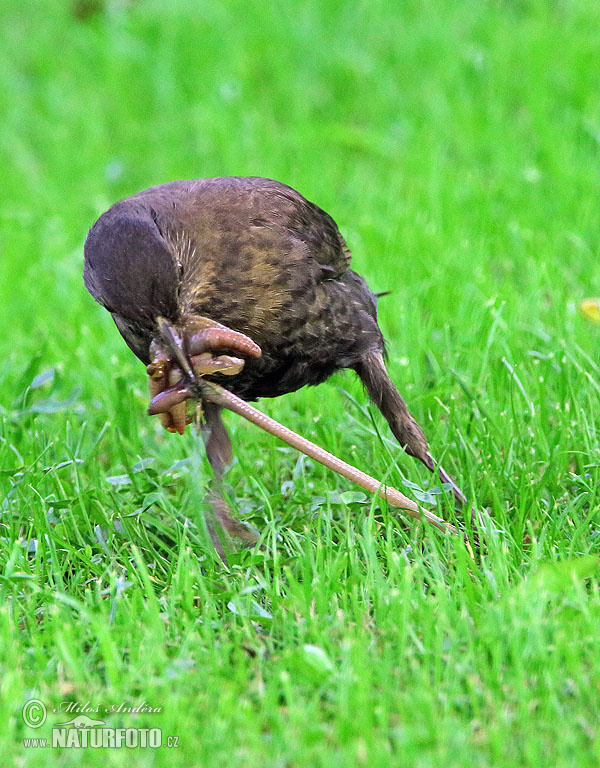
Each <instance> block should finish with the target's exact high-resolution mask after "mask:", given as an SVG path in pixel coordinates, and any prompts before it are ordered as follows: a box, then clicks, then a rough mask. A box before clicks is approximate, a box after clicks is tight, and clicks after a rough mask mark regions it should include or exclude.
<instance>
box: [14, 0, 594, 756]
mask: <svg viewBox="0 0 600 768" xmlns="http://www.w3.org/2000/svg"><path fill="white" fill-rule="evenodd" d="M0 16H1V27H2V32H3V35H2V37H3V42H2V45H1V46H0V93H1V94H2V96H1V98H0V114H1V116H2V117H1V130H0V166H1V169H2V173H1V177H2V187H1V191H0V270H1V272H0V274H1V278H2V279H1V280H0V317H1V323H0V327H1V328H2V335H1V337H0V358H1V360H2V366H1V367H0V503H1V507H0V563H1V568H2V576H1V578H0V733H1V736H0V739H1V741H0V754H1V755H2V758H1V763H2V765H7V766H8V765H18V766H24V765H27V766H47V765H50V766H54V765H61V766H75V765H102V766H104V767H105V768H108V767H109V766H126V765H127V766H129V765H139V766H169V767H170V766H201V768H212V767H213V766H215V767H217V766H218V767H221V766H244V768H253V767H254V766H257V767H258V766H277V767H281V768H284V766H286V767H287V766H289V767H290V768H292V767H293V768H301V767H304V766H307V767H308V766H310V767H311V768H312V767H319V766H335V768H341V766H355V765H359V766H360V765H366V766H403V768H404V767H406V768H413V767H414V768H438V767H444V768H445V767H446V766H448V767H450V766H452V767H453V768H454V767H455V766H475V767H477V768H479V767H480V766H481V767H482V768H483V767H486V768H505V767H508V766H520V767H523V766H540V765H548V766H552V767H553V768H554V767H559V766H561V767H562V766H565V767H566V766H573V765H577V766H578V768H585V767H587V766H597V765H598V764H599V763H600V731H599V726H600V715H599V713H600V581H599V578H598V577H599V571H598V556H599V554H600V494H599V492H598V480H599V475H600V439H599V438H600V326H599V325H594V324H593V323H591V322H589V320H587V319H586V318H585V317H584V316H583V315H582V314H581V313H580V312H579V311H578V303H579V301H580V300H581V299H582V298H584V297H586V296H594V295H600V268H599V266H598V265H599V261H598V258H599V252H600V196H599V191H600V187H599V176H598V171H599V161H600V67H599V65H598V64H599V62H600V5H599V4H598V3H597V2H596V1H595V0H512V1H509V0H504V1H502V0H496V1H495V2H492V0H481V1H480V2H475V0H473V1H472V2H453V1H452V0H443V1H442V0H439V1H438V2H434V1H433V0H430V1H429V2H427V1H426V0H422V2H418V0H402V2H400V0H398V1H397V2H392V0H387V2H382V1H380V0H373V2H369V3H366V2H360V3H349V2H345V3H343V2H341V0H286V1H284V0H279V2H273V3H256V4H253V3H248V2H242V1H241V0H231V1H229V0H223V2H217V1H215V2H192V0H170V1H169V2H163V3H160V2H158V1H157V0H137V2H134V1H133V0H131V1H130V2H127V0H107V1H106V2H105V3H102V2H98V3H97V7H96V6H95V4H94V2H91V1H89V0H88V2H84V0H79V1H78V2H77V3H74V4H70V3H67V2H66V1H65V2H57V1H56V0H50V1H49V2H45V3H39V2H37V3H36V2H32V1H31V0H21V1H20V2H17V0H4V2H3V3H2V7H1V10H0ZM230 174H231V175H261V176H269V177H272V178H276V179H279V180H281V181H284V182H286V183H288V184H291V185H292V186H294V187H296V188H297V189H299V190H300V191H301V192H302V193H303V194H305V195H306V196H307V197H308V198H309V199H311V200H313V201H314V202H316V203H318V204H319V205H321V206H322V207H323V208H325V209H326V210H328V211H329V212H330V213H331V214H332V215H333V216H334V218H335V219H336V221H337V222H338V224H339V226H340V228H341V230H342V232H343V233H344V234H345V236H346V238H347V240H348V243H349V245H350V247H351V248H352V250H353V253H354V265H355V268H356V269H357V270H358V271H359V272H361V273H362V274H364V275H365V276H366V277H367V278H368V280H369V283H370V285H371V286H372V288H373V289H374V290H377V291H384V290H389V291H391V295H390V296H387V297H385V298H382V299H381V302H380V319H381V325H382V328H383V330H384V333H385V334H386V337H387V339H388V341H389V352H390V356H389V368H390V371H391V373H392V376H393V378H394V380H395V381H396V383H397V384H398V386H399V388H400V390H401V391H402V392H403V394H404V395H405V397H406V399H407V401H408V403H409V405H410V407H411V410H412V411H413V413H414V414H415V416H416V417H417V418H418V420H419V421H420V423H421V424H422V425H423V427H424V429H425V431H426V433H427V435H428V437H429V440H430V445H431V448H432V452H433V453H434V455H436V456H438V457H442V458H443V461H444V464H445V465H446V466H447V468H448V469H449V470H450V471H451V473H452V474H453V475H454V476H455V477H456V478H457V479H459V480H460V482H461V483H462V485H463V488H464V489H465V490H466V491H467V492H468V494H469V496H470V497H471V498H472V499H474V500H476V503H477V505H478V507H479V508H480V509H481V510H483V516H484V519H485V532H484V534H483V537H482V538H483V539H484V546H483V547H482V550H481V553H480V554H479V556H478V557H477V558H476V559H475V560H471V558H470V556H469V553H468V552H467V549H466V548H465V546H464V545H463V543H462V542H460V541H459V540H458V539H453V538H451V537H448V536H444V535H443V534H441V533H440V532H439V531H437V530H435V529H434V528H432V527H429V526H426V525H424V524H421V523H419V522H417V521H414V520H409V519H408V518H405V517H404V516H402V514H400V513H398V511H394V510H393V509H389V508H387V506H386V505H385V504H384V503H383V502H381V503H379V502H373V500H372V499H371V497H370V496H368V495H366V494H359V493H356V491H357V489H356V488H354V487H352V486H351V485H350V483H348V482H347V481H345V480H343V479H342V478H339V477H337V476H335V475H332V474H331V473H329V472H328V471H326V470H324V469H323V468H322V467H320V466H319V465H316V464H315V463H314V462H312V461H310V460H304V459H301V458H299V455H298V454H297V453H295V452H294V451H292V450H291V449H288V448H286V447H284V446H283V445H282V444H281V443H279V442H278V441H276V440H275V439H274V438H271V437H269V436H268V435H266V434H263V433H261V432H259V431H258V430H257V429H256V428H255V427H253V426H252V425H250V424H247V423H245V422H242V421H241V420H240V419H239V418H237V417H236V416H233V415H230V416H229V418H228V425H229V426H230V428H231V432H232V436H233V441H234V448H235V454H236V462H235V464H234V466H233V467H232V469H231V471H230V473H229V475H228V478H227V483H228V496H229V498H230V500H231V503H232V506H233V508H234V509H235V510H236V512H237V514H238V515H239V516H241V517H243V518H244V519H246V520H249V521H250V522H252V523H253V524H254V525H256V526H257V527H258V528H259V529H260V531H261V540H260V543H259V545H258V546H257V547H256V548H255V549H252V550H242V551H237V552H233V553H232V555H231V557H230V564H229V568H225V567H224V566H223V565H222V564H221V563H220V562H219V561H218V559H217V558H216V557H215V555H214V551H213V550H212V548H211V545H210V543H209V542H208V540H207V536H206V533H205V529H204V526H203V519H204V518H203V503H204V486H205V484H206V483H207V481H208V479H209V477H210V471H209V468H208V466H207V463H206V460H205V458H204V454H203V449H202V443H201V440H200V439H199V438H198V437H197V436H195V435H194V434H193V433H192V431H191V430H188V433H187V434H186V435H185V436H184V437H179V436H173V435H168V434H167V433H166V432H163V431H162V430H161V429H160V426H159V424H158V423H157V420H156V419H150V418H149V417H148V416H146V414H145V410H146V407H147V402H148V397H147V392H146V380H145V379H146V376H145V373H144V369H143V366H142V365H141V364H140V363H139V362H138V361H137V360H136V359H135V358H134V356H133V355H132V354H131V353H130V352H129V350H128V349H127V347H126V346H125V344H124V343H123V341H122V340H121V338H120V336H119V334H118V332H117V330H116V328H115V327H114V326H113V324H112V321H111V320H110V317H109V316H108V314H107V313H106V312H105V311H104V310H103V309H102V308H101V307H99V306H98V305H96V304H95V303H94V302H93V300H92V299H91V298H90V296H89V295H88V294H87V292H86V291H85V288H84V286H83V282H82V279H81V272H82V264H83V242H84V240H85V236H86V233H87V230H88V228H89V227H90V226H91V224H92V223H93V221H94V220H95V218H97V216H98V215H99V214H100V213H101V212H102V211H104V210H105V209H106V208H107V207H108V206H109V205H110V204H111V203H112V202H114V201H116V200H117V199H120V198H122V197H125V196H127V195H128V194H131V193H133V192H135V191H137V190H139V189H142V188H144V187H147V186H150V185H152V184H157V183H160V182H165V181H169V180H172V179H177V178H195V177H201V176H215V175H230ZM259 407H260V408H261V409H263V410H264V411H265V412H267V413H269V414H270V415H272V416H274V417H275V418H277V419H278V420H279V421H282V422H283V423H284V424H286V425H288V426H290V427H291V428H293V429H295V430H297V431H298V432H300V433H302V434H303V435H305V436H306V437H309V438H310V439H312V440H314V441H315V442H317V443H319V444H320V445H323V446H324V447H326V448H328V449H329V450H331V451H333V452H334V453H336V454H337V455H339V456H340V457H342V458H344V459H346V460H347V461H349V462H351V463H354V464H355V465H357V466H359V467H360V468H361V469H364V470H365V471H368V472H370V473H371V474H374V475H375V476H378V477H382V476H384V475H385V476H386V477H387V478H388V480H389V482H390V483H392V484H394V485H396V486H397V487H399V488H400V489H401V490H403V491H404V492H405V493H406V494H408V495H410V496H411V497H414V493H415V490H416V492H417V493H418V494H419V495H421V496H422V494H421V493H420V491H419V490H418V489H421V491H427V490H431V489H432V488H434V486H436V485H437V481H436V480H435V478H432V477H430V476H428V474H427V472H426V470H425V469H424V468H423V467H421V466H419V465H417V463H416V462H414V461H413V460H412V459H410V457H408V456H406V455H404V454H403V452H402V451H401V450H400V449H399V448H398V446H397V444H396V443H395V442H394V441H393V439H392V437H391V434H390V433H389V431H388V430H387V428H386V427H385V425H384V423H383V421H382V419H381V418H380V417H379V416H378V415H377V414H376V413H375V412H374V410H373V409H372V408H371V407H370V406H369V405H368V404H367V401H366V398H365V395H364V394H363V392H362V390H361V388H360V386H359V385H358V384H357V382H356V381H355V379H354V378H353V376H352V375H351V374H347V375H338V376H336V377H334V378H333V379H332V380H331V381H330V382H328V383H327V384H324V385H322V386H321V387H319V388H318V389H306V390H302V391H300V392H298V393H296V394H293V395H288V396H286V397H284V398H280V399H279V400H273V401H262V402H260V403H259ZM415 486H416V487H417V488H416V489H415ZM434 490H435V488H434ZM347 492H351V493H347ZM430 501H433V506H432V509H434V510H435V509H436V508H437V511H438V513H439V514H441V515H443V516H445V517H447V518H448V519H451V520H453V521H456V520H460V519H461V511H460V510H455V509H454V507H453V505H452V503H451V501H450V500H449V499H448V498H444V496H443V495H434V496H433V498H430ZM31 699H39V700H40V701H41V702H43V703H44V705H45V706H46V708H47V721H46V722H45V723H44V725H43V726H42V727H39V728H37V729H34V728H31V727H29V726H27V725H26V723H25V722H24V719H23V715H22V710H23V707H24V705H25V704H26V702H28V701H29V700H31ZM68 702H76V703H78V706H80V707H81V708H82V709H85V707H84V705H86V704H87V708H88V709H94V708H98V713H97V714H95V713H92V714H91V717H93V718H102V719H103V721H105V722H106V724H107V727H113V728H120V727H136V728H160V729H161V730H162V734H163V739H164V740H166V737H167V736H170V735H173V736H177V737H178V747H177V748H171V749H167V748H164V747H163V748H160V749H149V748H148V749H141V748H138V749H134V750H131V749H125V748H123V749H92V748H87V749H74V748H71V749H68V748H64V749H50V748H48V749H43V748H39V747H38V748H34V747H25V746H24V741H23V740H24V739H27V738H34V737H35V738H37V737H41V738H49V737H50V732H51V726H52V725H54V724H56V723H59V722H65V721H66V720H68V719H70V718H72V717H73V716H74V713H73V711H72V710H69V709H68ZM144 702H145V703H146V705H147V706H149V707H152V708H160V711H159V712H141V713H127V712H124V711H123V708H127V707H129V708H131V707H135V706H139V705H141V704H142V703H144ZM72 706H75V705H72ZM113 708H114V709H116V710H119V709H120V710H121V711H116V712H115V711H110V712H108V713H107V712H106V711H105V710H106V709H109V710H111V709H113ZM53 710H56V711H53ZM69 712H71V714H69Z"/></svg>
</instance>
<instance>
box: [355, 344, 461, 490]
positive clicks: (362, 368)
mask: <svg viewBox="0 0 600 768" xmlns="http://www.w3.org/2000/svg"><path fill="white" fill-rule="evenodd" d="M355 370H356V373H357V374H358V376H359V377H360V380H361V381H362V383H363V386H364V388H365V389H366V390H367V393H368V394H369V397H370V398H371V400H372V401H373V402H374V403H375V405H376V406H377V407H378V408H379V410H380V411H381V413H382V414H383V416H384V418H385V420H386V421H387V423H388V424H389V425H390V429H391V430H392V433H393V435H394V437H395V438H396V439H397V440H398V442H399V443H400V445H401V446H402V447H403V448H404V450H405V451H406V452H407V453H408V454H409V455H410V456H414V457H415V458H416V459H419V461H422V462H423V464H425V466H426V467H427V469H429V470H431V471H432V472H434V471H435V470H436V469H437V470H438V472H439V475H440V479H441V480H442V482H445V483H450V484H451V486H452V491H453V493H454V496H455V497H456V499H457V500H458V501H459V502H460V503H461V504H465V503H466V502H467V499H466V498H465V496H464V494H463V492H462V491H461V490H460V488H459V487H458V486H457V485H456V483H455V482H454V481H453V480H452V478H451V477H450V476H449V475H448V474H447V473H446V472H445V470H444V469H443V467H442V466H440V465H439V464H438V463H437V461H436V460H435V459H434V458H433V456H432V455H431V453H430V452H429V446H428V445H427V438H426V437H425V433H424V432H423V430H422V429H421V427H420V426H419V424H418V423H417V422H416V421H415V419H414V418H413V417H412V416H411V414H410V412H409V410H408V408H407V407H406V403H405V402H404V400H403V398H402V395H401V394H400V392H398V390H397V389H396V386H395V384H394V382H393V381H392V380H391V379H390V377H389V375H388V372H387V370H386V368H385V363H384V362H383V356H382V353H381V352H380V351H374V352H368V353H366V354H365V355H364V356H363V357H362V359H361V361H360V363H359V364H358V365H357V366H356V367H355Z"/></svg>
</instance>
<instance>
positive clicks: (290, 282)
mask: <svg viewBox="0 0 600 768" xmlns="http://www.w3.org/2000/svg"><path fill="white" fill-rule="evenodd" d="M85 258H86V265H85V272H84V279H85V283H86V285H87V287H88V289H89V290H90V292H91V293H92V295H93V296H94V298H96V299H97V300H98V301H99V302H100V303H101V304H103V305H104V306H105V307H106V309H108V311H109V312H111V314H112V315H113V317H114V319H115V322H116V323H117V326H118V327H119V330H120V331H121V333H122V335H123V336H124V338H125V340H126V341H127V343H128V344H129V346H130V347H131V349H132V350H133V351H134V352H135V354H136V355H137V356H138V357H139V358H140V359H141V360H143V361H144V362H148V348H149V344H150V341H151V339H152V336H153V333H154V332H155V324H154V319H155V317H156V316H157V315H158V314H161V315H163V316H165V317H167V318H168V319H169V320H171V321H173V322H175V323H177V322H181V320H182V318H183V317H185V316H193V315H202V316H205V317H209V318H211V319H213V320H216V321H218V322H219V323H222V324H223V325H226V326H227V327H229V328H232V329H234V330H237V331H240V332H242V333H244V334H246V335H248V336H250V337H251V338H252V339H253V340H254V341H256V343H257V344H258V345H259V346H260V347H261V348H262V353H263V354H262V357H261V358H259V359H257V360H249V361H247V363H246V365H245V367H244V370H243V371H242V372H241V373H240V374H239V375H237V376H235V377H229V378H228V379H227V380H224V377H219V381H220V383H222V384H223V386H226V387H228V388H229V389H231V390H232V391H233V392H234V393H235V394H237V395H239V396H240V397H243V398H244V399H250V400H251V399H256V398H258V397H273V396H276V395H282V394H285V393H286V392H292V391H294V390H296V389H298V388H300V387H302V386H304V385H306V384H318V383H320V382H322V381H324V380H325V379H326V378H327V377H328V376H330V375H331V374H332V373H333V372H334V371H335V370H336V369H339V368H349V367H355V366H356V365H358V364H359V363H360V361H361V360H362V359H363V358H364V356H365V354H366V353H369V352H381V351H382V350H383V337H382V334H381V332H380V330H379V328H378V326H377V320H376V316H377V315H376V299H375V296H374V295H373V293H372V292H371V291H370V289H369V288H368V286H367V284H366V282H365V281H364V280H363V278H362V277H360V276H359V275H357V274H356V273H355V272H353V271H352V270H351V269H350V268H349V263H350V258H351V254H350V251H349V249H348V247H347V245H346V243H345V241H344V238H343V237H342V235H341V234H340V232H339V230H338V228H337V226H336V224H335V222H334V221H333V219H332V218H331V217H330V216H329V215H328V214H327V213H325V211H323V210H321V209H320V208H318V207H317V206H316V205H313V204H312V203H310V202H308V201H307V200H306V199H305V198H304V197H302V195H300V194H299V193H298V192H296V191H295V190H293V189H292V188H291V187H288V186H286V185H284V184H280V183H279V182H276V181H271V180H269V179H262V178H254V177H252V178H215V179H200V180H197V181H175V182H172V183H170V184H163V185H161V186H158V187H152V188H150V189H148V190H145V191H143V192H140V193H139V194H137V195H133V196H132V197H129V198H127V199H126V200H123V201H121V202H118V203H116V204H115V205H114V206H113V207H112V208H111V209H110V210H108V211H107V212H106V213H105V214H103V215H102V216H101V217H100V219H99V220H98V221H97V222H96V224H95V225H94V227H93V228H92V229H91V231H90V233H89V236H88V238H87V242H86V245H85ZM142 276H143V277H142Z"/></svg>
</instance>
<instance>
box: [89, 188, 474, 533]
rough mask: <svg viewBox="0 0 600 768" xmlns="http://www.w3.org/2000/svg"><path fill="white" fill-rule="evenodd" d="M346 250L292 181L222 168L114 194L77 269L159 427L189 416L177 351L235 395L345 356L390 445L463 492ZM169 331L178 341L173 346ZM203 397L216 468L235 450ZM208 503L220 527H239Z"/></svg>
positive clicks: (257, 394) (296, 377) (314, 373)
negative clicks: (131, 363)
mask: <svg viewBox="0 0 600 768" xmlns="http://www.w3.org/2000/svg"><path fill="white" fill-rule="evenodd" d="M351 258H352V254H351V251H350V249H349V247H348V245H347V244H346V241H345V239H344V237H343V235H342V234H341V232H340V230H339V229H338V226H337V225H336V223H335V221H334V220H333V218H332V217H331V216H330V215H329V214H328V213H326V212H325V211H324V210H323V209H321V208H320V207H319V206H317V205H315V204H314V203H312V202H310V201H309V200H307V199H306V198H305V197H304V196H303V195H301V194H300V193H299V192H297V191H296V190H295V189H293V188H292V187H290V186H288V185H286V184H283V183H281V182H278V181H275V180H272V179H267V178H262V177H257V176H250V177H242V176H228V177H215V178H204V179H196V180H187V181H172V182H168V183H164V184H160V185H158V186H153V187H150V188H149V189H145V190H143V191H141V192H138V193H137V194H134V195H132V196H130V197H127V198H125V199H124V200H121V201H119V202H116V203H115V204H114V205H113V206H112V207H111V208H109V210H107V211H106V212H105V213H103V214H102V215H101V216H100V217H99V218H98V220H97V221H96V222H95V224H94V225H93V226H92V228H91V229H90V231H89V233H88V236H87V239H86V242H85V246H84V273H83V278H84V282H85V285H86V287H87V289H88V291H89V292H90V294H91V295H92V296H93V298H94V299H95V300H96V301H97V302H99V303H100V304H101V305H102V306H103V307H105V308H106V309H107V310H108V312H110V314H111V315H112V318H113V320H114V322H115V324H116V326H117V328H118V330H119V332H120V333H121V335H122V337H123V338H124V340H125V342H126V343H127V345H128V346H129V348H130V349H131V350H132V351H133V353H134V354H135V355H136V356H137V357H138V358H139V359H140V360H141V361H142V362H143V363H144V364H145V365H146V366H147V373H148V377H149V389H150V395H151V397H152V398H153V399H152V402H151V407H150V412H151V413H153V414H158V415H159V417H160V419H161V422H162V424H163V426H164V427H165V428H166V429H167V430H168V431H170V432H178V433H183V432H184V431H185V428H186V425H187V424H188V423H190V421H191V420H192V413H191V411H190V408H189V407H188V406H189V403H187V402H186V401H187V400H188V399H189V398H191V397H193V393H192V392H190V391H189V390H185V388H182V387H179V389H178V382H180V380H181V379H182V377H183V376H184V374H185V371H183V370H182V368H185V367H186V366H187V365H188V362H186V361H189V365H191V366H192V367H193V369H194V371H195V373H197V374H199V375H202V376H203V377H204V378H205V379H206V380H208V381H214V382H218V383H219V385H220V386H221V387H223V388H225V389H226V390H229V391H230V392H231V393H233V394H234V395H236V396H237V397H239V398H241V399H243V400H245V401H254V400H258V399H260V398H272V397H278V396H280V395H285V394H288V393H290V392H294V391H296V390H298V389H300V388H301V387H304V386H307V385H318V384H321V383H322V382H324V381H326V380H327V379H328V378H329V377H330V376H331V375H332V374H333V373H334V372H336V371H339V370H342V369H350V370H353V371H354V372H355V373H356V374H357V375H358V377H359V379H360V380H361V382H362V384H363V386H364V389H365V390H366V392H367V394H368V396H369V398H370V399H371V401H372V402H373V403H374V404H375V406H376V407H377V408H378V409H379V410H380V412H381V413H382V415H383V417H384V418H385V420H386V421H387V423H388V425H389V427H390V429H391V432H392V433H393V435H394V436H395V438H396V439H397V441H398V443H399V445H400V446H401V448H402V449H404V451H405V452H406V453H408V454H409V455H410V456H412V457H414V458H416V459H418V460H419V461H420V462H422V463H423V464H424V465H425V467H427V469H428V470H430V471H431V472H437V473H438V475H439V477H440V479H441V480H442V482H444V483H448V484H449V488H450V489H451V490H452V493H453V494H454V496H455V498H456V500H457V501H458V502H459V503H460V504H463V505H464V504H466V503H467V499H466V497H465V495H464V494H463V492H462V491H461V489H460V488H459V487H458V485H457V484H456V483H455V482H454V481H453V480H452V478H451V477H450V476H449V475H448V473H447V472H446V471H445V470H444V469H443V467H442V466H441V465H439V464H438V462H437V461H436V460H435V459H434V457H433V456H432V454H431V452H430V450H429V446H428V442H427V439H426V437H425V433H424V431H423V429H422V428H421V426H420V425H419V424H418V422H417V421H416V420H415V418H414V417H413V416H412V414H411V413H410V411H409V409H408V407H407V405H406V403H405V401H404V399H403V397H402V396H401V394H400V392H399V390H398V389H397V387H396V386H395V384H394V383H393V381H392V380H391V378H390V376H389V374H388V372H387V369H386V363H385V361H386V342H385V340H384V336H383V333H382V331H381V329H380V327H379V324H378V319H377V295H376V294H375V293H374V292H373V291H372V290H371V289H370V288H369V286H368V284H367V282H366V280H365V279H364V278H363V277H362V276H360V275H359V274H357V272H355V271H354V270H353V269H351V268H350V263H351ZM165 329H168V334H170V336H169V339H170V341H169V343H165V333H166V331H165ZM173 344H175V347H179V348H180V349H181V350H182V351H185V354H184V355H181V354H175V355H174V354H173V349H174V347H173ZM190 373H191V372H190ZM202 407H203V417H202V423H203V426H202V432H203V436H204V440H205V446H206V454H207V458H208V460H209V462H210V464H211V466H212V468H213V470H214V473H215V476H216V477H217V478H222V477H223V475H224V473H225V471H226V469H227V467H228V465H229V464H230V462H231V460H232V456H233V453H232V447H231V441H230V438H229V435H228V432H227V430H226V427H225V425H224V422H223V419H222V408H221V407H220V406H219V405H216V404H215V403H211V402H208V401H207V402H204V403H203V404H202ZM213 502H214V503H215V504H216V505H217V507H220V512H219V519H220V521H221V522H222V523H223V524H224V525H225V527H226V528H227V530H228V531H229V532H230V533H233V534H236V535H241V536H242V537H243V538H245V536H244V532H243V526H242V525H241V524H238V523H237V522H236V521H235V520H234V519H232V518H231V516H229V515H228V513H227V511H226V510H224V509H223V508H222V503H221V501H219V500H218V499H217V497H213Z"/></svg>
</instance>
